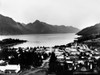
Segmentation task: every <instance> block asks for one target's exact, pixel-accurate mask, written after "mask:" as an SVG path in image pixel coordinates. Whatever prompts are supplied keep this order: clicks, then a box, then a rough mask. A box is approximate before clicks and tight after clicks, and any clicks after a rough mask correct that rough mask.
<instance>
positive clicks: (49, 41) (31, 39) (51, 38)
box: [0, 33, 77, 47]
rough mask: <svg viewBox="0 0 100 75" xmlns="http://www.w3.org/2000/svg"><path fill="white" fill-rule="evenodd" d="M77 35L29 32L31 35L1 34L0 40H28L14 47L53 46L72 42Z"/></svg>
mask: <svg viewBox="0 0 100 75" xmlns="http://www.w3.org/2000/svg"><path fill="white" fill-rule="evenodd" d="M75 37H77V36H76V35H75V33H70V34H69V33H67V34H31V35H6V36H4V35H1V36H0V40H2V39H5V38H17V39H22V40H28V42H26V43H23V44H20V45H16V46H15V47H35V46H49V47H50V46H54V45H63V44H67V43H69V42H72V41H73V40H74V38H75Z"/></svg>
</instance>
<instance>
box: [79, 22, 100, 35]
mask: <svg viewBox="0 0 100 75" xmlns="http://www.w3.org/2000/svg"><path fill="white" fill-rule="evenodd" d="M91 34H92V35H93V34H100V23H97V24H95V25H93V26H90V27H87V28H84V29H83V30H81V31H79V32H78V33H77V35H82V36H86V35H91Z"/></svg>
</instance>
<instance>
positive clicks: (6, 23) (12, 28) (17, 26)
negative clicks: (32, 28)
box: [0, 15, 28, 35]
mask: <svg viewBox="0 0 100 75" xmlns="http://www.w3.org/2000/svg"><path fill="white" fill-rule="evenodd" d="M24 33H28V31H27V29H25V27H24V26H22V24H21V23H18V22H15V21H14V20H13V19H12V18H9V17H6V16H3V15H0V35H12V34H14V35H16V34H24Z"/></svg>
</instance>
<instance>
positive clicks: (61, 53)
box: [0, 43, 100, 73]
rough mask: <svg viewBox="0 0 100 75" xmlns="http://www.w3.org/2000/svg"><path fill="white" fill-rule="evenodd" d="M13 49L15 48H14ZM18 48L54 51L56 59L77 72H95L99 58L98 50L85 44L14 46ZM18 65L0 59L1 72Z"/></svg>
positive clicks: (15, 69) (45, 51) (10, 69)
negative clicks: (69, 45)
mask: <svg viewBox="0 0 100 75" xmlns="http://www.w3.org/2000/svg"><path fill="white" fill-rule="evenodd" d="M14 49H15V48H14ZM19 50H22V51H23V52H24V51H26V52H29V51H30V52H31V51H33V50H35V51H36V52H39V53H46V54H48V55H49V54H50V53H52V52H54V53H55V55H56V57H57V61H59V62H61V63H62V62H66V63H67V64H68V69H69V70H70V71H71V70H72V71H75V73H77V72H80V71H81V72H86V71H93V72H95V73H97V69H98V66H97V63H96V61H97V60H98V59H99V58H100V52H99V51H98V50H97V49H94V50H91V49H89V48H88V46H87V45H85V44H77V43H75V44H73V45H71V47H67V46H65V47H64V48H62V49H61V48H59V47H58V48H54V47H38V48H16V49H15V51H16V52H17V53H19ZM49 59H50V56H49V58H48V59H47V60H43V64H42V65H41V67H45V63H47V62H49ZM20 70H21V69H20V65H10V64H8V63H7V62H5V61H4V60H0V71H1V72H15V73H18V72H19V71H20Z"/></svg>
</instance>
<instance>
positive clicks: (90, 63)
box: [54, 43, 100, 73]
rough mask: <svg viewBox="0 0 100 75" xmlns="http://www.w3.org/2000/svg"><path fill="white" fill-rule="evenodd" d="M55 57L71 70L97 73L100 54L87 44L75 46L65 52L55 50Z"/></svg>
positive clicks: (67, 48)
mask: <svg viewBox="0 0 100 75" xmlns="http://www.w3.org/2000/svg"><path fill="white" fill-rule="evenodd" d="M54 52H55V55H56V56H57V60H58V61H59V62H66V63H67V64H68V67H69V70H72V71H74V73H78V72H87V71H90V72H93V73H97V71H98V66H97V61H98V59H100V52H99V51H98V50H97V49H94V50H91V49H89V48H88V46H87V45H85V44H77V43H76V44H73V45H72V46H71V47H65V48H63V50H61V49H59V48H58V49H55V51H54ZM99 70H100V69H99Z"/></svg>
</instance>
